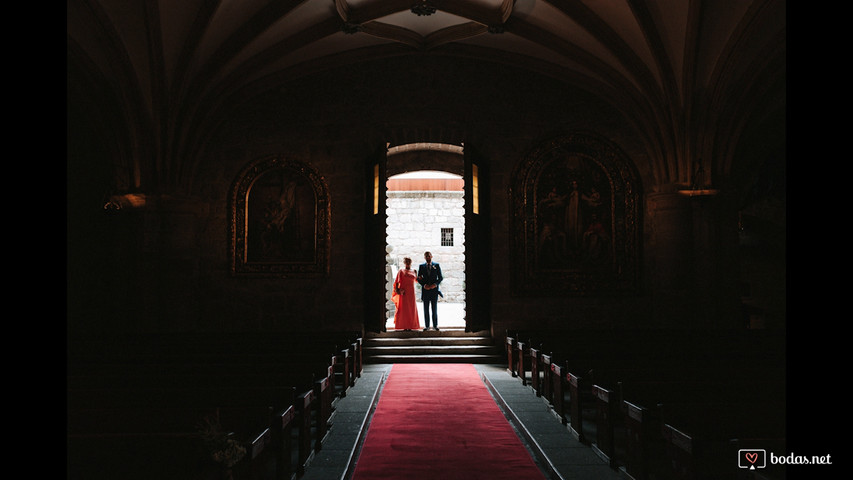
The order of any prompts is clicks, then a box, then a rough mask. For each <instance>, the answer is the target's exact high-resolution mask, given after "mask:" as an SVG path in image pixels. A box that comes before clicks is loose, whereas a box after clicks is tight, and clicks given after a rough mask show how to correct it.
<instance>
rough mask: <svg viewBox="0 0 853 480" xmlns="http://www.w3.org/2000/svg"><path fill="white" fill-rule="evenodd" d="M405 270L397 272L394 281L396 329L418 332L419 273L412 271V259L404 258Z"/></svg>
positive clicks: (419, 325) (393, 297) (419, 326)
mask: <svg viewBox="0 0 853 480" xmlns="http://www.w3.org/2000/svg"><path fill="white" fill-rule="evenodd" d="M403 263H404V264H405V265H406V266H405V268H402V269H400V271H399V272H397V278H395V279H394V293H393V294H392V295H391V299H392V300H393V301H394V305H396V307H397V311H396V312H395V313H394V329H396V330H418V329H420V328H421V322H420V319H419V318H418V309H417V306H415V279H416V277H417V272H415V271H414V270H412V259H411V258H409V257H405V258H403Z"/></svg>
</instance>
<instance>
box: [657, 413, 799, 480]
mask: <svg viewBox="0 0 853 480" xmlns="http://www.w3.org/2000/svg"><path fill="white" fill-rule="evenodd" d="M659 408H660V410H661V412H660V419H661V420H660V421H661V435H662V436H663V439H664V451H665V455H666V460H667V462H665V463H666V464H667V465H670V466H671V468H670V469H668V470H667V471H666V472H665V475H669V476H670V478H673V479H675V480H687V479H693V480H712V479H715V480H716V479H726V478H732V479H734V478H735V474H736V472H737V471H738V469H737V468H735V466H734V465H733V464H735V462H736V457H731V456H729V455H731V451H732V450H731V448H730V445H731V443H732V441H733V440H735V439H738V438H763V439H768V440H769V439H773V440H774V441H776V442H779V443H784V438H785V409H784V405H783V404H781V403H779V404H775V403H767V402H758V403H744V402H737V403H707V404H703V403H689V404H676V403H669V404H664V405H662V406H660V407H659Z"/></svg>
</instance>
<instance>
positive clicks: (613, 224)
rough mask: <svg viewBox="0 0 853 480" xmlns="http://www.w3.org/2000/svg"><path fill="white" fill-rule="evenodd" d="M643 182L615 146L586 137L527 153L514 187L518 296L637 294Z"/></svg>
mask: <svg viewBox="0 0 853 480" xmlns="http://www.w3.org/2000/svg"><path fill="white" fill-rule="evenodd" d="M638 177H639V176H638V174H637V172H636V170H635V167H634V165H633V163H632V162H631V161H630V159H629V158H628V157H627V156H626V155H625V154H624V153H622V151H621V150H620V149H619V148H618V147H616V146H615V145H614V144H612V143H611V142H609V141H606V140H603V139H601V138H598V137H596V136H593V135H588V134H570V135H564V136H560V137H557V138H553V139H550V140H548V141H545V142H543V143H542V144H540V145H538V146H537V147H535V148H534V149H533V150H532V151H531V152H530V153H529V154H528V155H526V157H525V158H524V159H522V161H521V162H520V163H519V164H518V165H517V167H516V169H515V171H514V172H513V176H512V180H511V185H510V190H509V201H510V210H511V214H510V229H511V232H510V243H511V246H510V250H511V255H512V258H514V259H517V261H514V262H512V263H511V266H510V275H511V285H512V287H511V290H512V293H513V295H525V296H587V295H593V296H594V295H599V294H605V293H606V294H619V293H622V294H632V293H636V292H637V291H638V288H639V273H640V240H641V220H640V205H641V192H640V185H639V181H638Z"/></svg>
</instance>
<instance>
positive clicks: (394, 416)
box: [352, 364, 545, 480]
mask: <svg viewBox="0 0 853 480" xmlns="http://www.w3.org/2000/svg"><path fill="white" fill-rule="evenodd" d="M352 478H353V480H376V479H389V480H390V479H393V480H453V479H460V480H461V479H465V480H476V479H483V480H486V479H488V480H500V479H512V480H535V479H543V480H544V478H545V477H544V475H543V474H542V473H541V471H540V470H539V468H538V467H537V466H536V464H535V463H534V462H533V458H532V457H531V456H530V453H529V452H528V451H527V449H526V448H525V447H524V445H523V444H522V443H521V440H519V438H518V436H517V435H516V433H515V430H513V428H512V426H511V425H510V424H509V422H508V421H507V419H506V417H504V414H503V412H501V410H500V408H498V405H497V404H496V403H495V400H494V399H493V398H492V396H491V395H490V394H489V392H488V390H486V386H485V385H484V384H483V381H482V380H481V379H480V377H479V375H478V373H477V370H476V369H475V368H474V366H473V365H470V364H435V365H431V364H395V365H393V366H392V367H391V372H390V374H389V375H388V379H387V380H386V383H385V387H384V388H383V390H382V394H381V396H380V397H379V403H378V404H377V406H376V412H375V414H374V415H373V420H372V421H371V423H370V427H369V428H368V431H367V436H366V437H365V441H364V447H363V448H362V450H361V454H360V456H359V458H358V462H357V464H356V467H355V472H354V474H353V477H352Z"/></svg>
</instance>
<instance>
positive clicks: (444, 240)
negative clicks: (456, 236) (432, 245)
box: [441, 228, 453, 247]
mask: <svg viewBox="0 0 853 480" xmlns="http://www.w3.org/2000/svg"><path fill="white" fill-rule="evenodd" d="M441 246H442V247H452V246H453V229H452V228H442V229H441Z"/></svg>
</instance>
